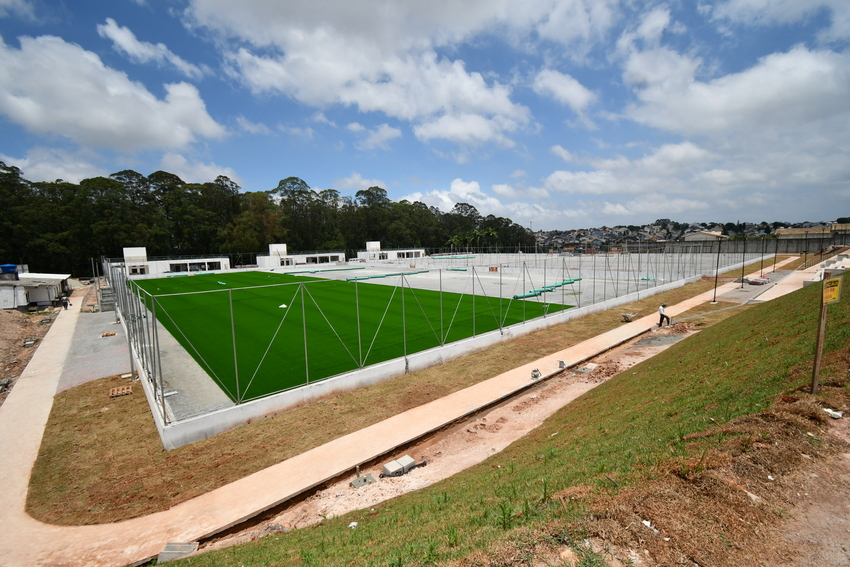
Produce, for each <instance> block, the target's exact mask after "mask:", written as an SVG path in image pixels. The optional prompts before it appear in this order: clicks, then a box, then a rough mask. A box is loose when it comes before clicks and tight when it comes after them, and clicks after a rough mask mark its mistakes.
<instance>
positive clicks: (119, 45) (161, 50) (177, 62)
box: [97, 18, 204, 79]
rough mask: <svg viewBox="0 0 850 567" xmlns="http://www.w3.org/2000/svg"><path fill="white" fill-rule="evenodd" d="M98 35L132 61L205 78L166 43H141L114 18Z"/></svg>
mask: <svg viewBox="0 0 850 567" xmlns="http://www.w3.org/2000/svg"><path fill="white" fill-rule="evenodd" d="M97 33H98V34H100V37H103V38H107V39H110V40H112V45H113V47H114V48H115V50H116V51H120V52H122V53H124V54H126V55H127V56H128V57H129V58H130V59H131V60H132V61H136V62H138V63H150V62H154V63H156V64H158V65H160V66H164V65H166V64H168V65H171V66H173V67H174V68H175V69H177V70H178V71H179V72H180V73H182V74H183V75H186V76H187V77H189V78H192V79H200V78H201V77H203V76H204V70H203V69H201V68H200V67H198V66H197V65H193V64H192V63H189V62H188V61H185V60H183V59H182V58H181V57H179V56H178V55H175V54H174V53H172V52H171V50H170V49H168V47H166V46H165V44H164V43H157V44H155V45H154V44H153V43H148V42H147V41H139V40H138V39H136V35H135V34H134V33H133V32H132V31H130V28H127V27H121V26H119V25H118V24H117V23H116V22H115V20H113V19H112V18H106V23H105V24H99V25H98V26H97Z"/></svg>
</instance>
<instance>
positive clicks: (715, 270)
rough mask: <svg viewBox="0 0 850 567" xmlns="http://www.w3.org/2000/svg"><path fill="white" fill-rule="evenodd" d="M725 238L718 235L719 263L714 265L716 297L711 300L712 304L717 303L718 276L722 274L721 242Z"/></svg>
mask: <svg viewBox="0 0 850 567" xmlns="http://www.w3.org/2000/svg"><path fill="white" fill-rule="evenodd" d="M722 242H723V240H722V239H721V238H720V237H719V236H718V237H717V265H716V266H715V267H714V298H713V299H712V300H711V304H712V305H717V276H718V274H720V244H721V243H722Z"/></svg>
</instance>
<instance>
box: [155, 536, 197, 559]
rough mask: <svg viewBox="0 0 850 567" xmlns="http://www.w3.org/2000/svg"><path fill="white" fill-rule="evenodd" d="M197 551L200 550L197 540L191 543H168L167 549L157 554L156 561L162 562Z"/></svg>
mask: <svg viewBox="0 0 850 567" xmlns="http://www.w3.org/2000/svg"><path fill="white" fill-rule="evenodd" d="M196 551H198V542H197V541H193V542H191V543H166V544H165V549H163V550H162V551H161V552H160V553H159V555H157V556H156V562H157V564H160V563H165V562H166V561H171V560H172V559H180V558H181V557H186V556H187V555H189V554H190V553H194V552H196Z"/></svg>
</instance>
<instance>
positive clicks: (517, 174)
mask: <svg viewBox="0 0 850 567" xmlns="http://www.w3.org/2000/svg"><path fill="white" fill-rule="evenodd" d="M508 177H510V178H511V179H522V178H523V177H528V172H527V171H525V170H523V169H515V170H514V171H513V172H511V174H510V175H509V176H508Z"/></svg>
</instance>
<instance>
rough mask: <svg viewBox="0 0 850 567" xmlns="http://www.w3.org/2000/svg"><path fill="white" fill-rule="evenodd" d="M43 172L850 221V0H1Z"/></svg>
mask: <svg viewBox="0 0 850 567" xmlns="http://www.w3.org/2000/svg"><path fill="white" fill-rule="evenodd" d="M0 38H2V42H1V43H0V133H1V134H2V135H0V160H2V161H4V162H6V163H7V164H10V165H15V166H17V167H19V168H21V169H22V170H23V172H24V177H26V178H27V179H30V180H33V181H41V180H50V181H52V180H54V179H65V180H67V181H74V182H77V181H79V180H81V179H84V178H87V177H94V176H98V175H109V174H110V173H114V172H117V171H121V170H124V169H133V170H136V171H138V172H139V173H142V174H145V175H147V174H149V173H151V172H153V171H156V170H159V169H162V170H165V171H169V172H171V173H174V174H177V175H179V176H180V177H181V178H182V179H184V180H185V181H191V182H202V181H211V180H213V179H215V177H216V176H218V175H227V176H228V177H230V178H231V179H233V180H234V181H236V182H237V183H238V184H239V185H240V186H241V187H242V188H243V189H244V190H246V191H259V190H268V189H273V188H275V187H276V186H277V183H278V181H279V180H281V179H284V178H286V177H289V176H297V177H300V178H302V179H304V180H305V181H306V182H307V183H308V184H309V185H310V186H311V187H313V188H314V189H327V188H335V189H338V190H339V191H340V192H341V193H342V194H343V195H354V193H355V192H356V191H358V190H360V189H364V188H367V187H369V186H372V185H378V186H381V187H383V188H384V189H386V190H387V192H388V194H389V196H390V197H391V198H392V199H394V200H400V199H404V198H406V199H408V200H411V201H413V200H420V201H423V202H425V203H426V204H428V205H434V206H438V207H440V209H442V210H444V211H447V210H450V209H451V207H452V206H453V205H454V204H455V203H457V202H467V203H471V204H472V205H474V206H475V207H477V208H478V210H479V211H480V212H481V213H482V214H485V215H486V214H495V215H499V216H507V217H510V218H512V219H513V220H515V221H517V222H519V223H521V224H523V225H526V226H529V225H530V226H532V227H533V228H534V229H535V230H537V229H559V228H560V229H569V228H582V227H591V226H601V225H609V226H612V225H618V224H643V223H648V222H651V221H653V220H655V219H657V218H671V219H674V220H678V221H688V222H690V221H721V222H728V221H736V220H741V221H752V222H760V221H763V220H766V221H774V220H784V221H790V222H800V221H805V220H811V221H823V220H834V219H835V218H837V217H839V216H850V49H848V47H849V46H848V39H850V2H847V0H718V1H699V2H692V1H681V2H676V1H672V2H639V1H635V0H623V1H617V0H466V1H464V2H458V1H457V0H432V1H431V2H421V1H420V0H416V1H406V2H401V1H397V2H388V1H382V0H360V1H357V0H326V1H316V0H287V1H286V2H275V1H271V0H240V1H239V2H234V1H233V0H161V1H154V0H111V1H109V2H103V1H102V0H73V1H72V0H64V1H56V0H0Z"/></svg>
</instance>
